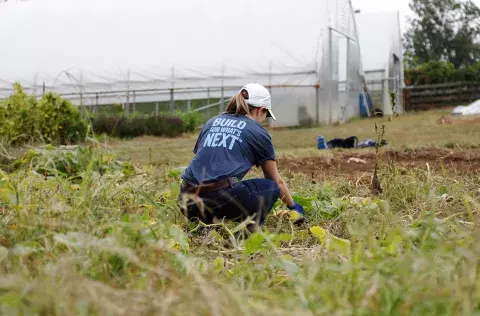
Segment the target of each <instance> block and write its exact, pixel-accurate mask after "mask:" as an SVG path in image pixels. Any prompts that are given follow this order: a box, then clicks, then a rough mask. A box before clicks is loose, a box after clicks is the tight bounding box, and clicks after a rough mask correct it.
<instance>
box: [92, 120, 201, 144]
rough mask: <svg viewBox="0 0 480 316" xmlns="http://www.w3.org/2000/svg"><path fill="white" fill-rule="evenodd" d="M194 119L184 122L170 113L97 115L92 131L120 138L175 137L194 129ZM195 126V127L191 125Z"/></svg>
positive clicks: (93, 121)
mask: <svg viewBox="0 0 480 316" xmlns="http://www.w3.org/2000/svg"><path fill="white" fill-rule="evenodd" d="M196 122H197V121H196V119H194V118H190V121H189V122H188V123H187V124H185V122H184V121H183V120H182V119H181V118H179V117H177V116H171V115H165V114H162V115H159V116H157V117H156V116H143V115H139V116H133V117H129V118H127V117H125V116H116V115H109V116H107V115H103V114H101V115H99V116H96V117H94V118H93V119H92V127H93V131H94V132H95V133H97V134H107V135H111V136H115V137H120V138H129V137H138V136H142V135H152V136H166V137H176V136H179V135H181V134H182V133H184V132H186V131H190V130H193V129H195V127H196V124H197V123H196ZM192 126H195V127H192Z"/></svg>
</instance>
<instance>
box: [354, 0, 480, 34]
mask: <svg viewBox="0 0 480 316" xmlns="http://www.w3.org/2000/svg"><path fill="white" fill-rule="evenodd" d="M409 2H410V0H352V5H353V7H354V8H355V9H360V10H361V11H362V12H364V13H367V12H377V11H384V10H399V11H400V19H401V23H402V34H403V33H404V32H405V26H406V20H407V16H408V15H411V11H410V9H409V7H408V4H409ZM473 2H474V3H476V4H477V6H479V7H480V0H473Z"/></svg>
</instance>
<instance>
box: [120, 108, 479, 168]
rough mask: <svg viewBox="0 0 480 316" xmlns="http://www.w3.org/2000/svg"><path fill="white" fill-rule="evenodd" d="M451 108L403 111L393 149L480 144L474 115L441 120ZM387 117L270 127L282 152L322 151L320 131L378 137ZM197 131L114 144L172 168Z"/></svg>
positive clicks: (126, 154) (143, 160)
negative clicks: (377, 131) (379, 125)
mask: <svg viewBox="0 0 480 316" xmlns="http://www.w3.org/2000/svg"><path fill="white" fill-rule="evenodd" d="M448 113H450V112H449V110H442V111H430V112H421V113H412V114H407V115H402V116H400V117H399V118H398V119H395V120H393V121H392V122H391V123H390V124H389V125H388V127H387V135H386V140H387V141H388V143H389V148H392V149H414V148H418V147H424V146H434V147H440V148H445V147H446V148H456V149H462V148H463V149H469V148H480V124H479V122H478V121H476V120H472V118H455V119H453V120H452V121H453V123H452V124H439V123H438V120H439V119H440V118H441V117H442V116H444V115H446V114H448ZM384 121H385V119H383V118H378V119H363V120H360V119H358V120H355V121H353V122H351V123H348V124H344V125H336V126H321V127H315V128H306V129H281V130H270V133H271V134H272V139H273V143H274V146H275V149H276V151H277V154H278V155H279V156H282V155H288V154H293V155H296V156H311V155H318V154H319V153H320V152H319V151H318V150H317V149H316V146H317V143H316V142H317V137H318V135H323V136H325V138H326V139H327V140H328V139H332V138H345V137H349V136H357V137H358V138H359V141H362V140H365V139H375V138H376V135H375V130H374V123H375V122H377V123H382V122H384ZM196 137H197V134H192V135H186V136H184V137H182V138H177V139H160V138H154V137H141V138H137V139H134V140H128V141H113V142H111V148H112V149H113V150H114V151H115V152H116V153H117V155H118V156H119V157H122V158H126V159H129V160H131V161H132V162H134V163H137V164H139V165H150V164H151V165H154V166H159V167H162V168H163V167H166V168H170V167H172V166H182V165H186V164H188V162H189V161H190V159H191V158H192V157H193V154H192V149H193V146H194V144H195V141H196Z"/></svg>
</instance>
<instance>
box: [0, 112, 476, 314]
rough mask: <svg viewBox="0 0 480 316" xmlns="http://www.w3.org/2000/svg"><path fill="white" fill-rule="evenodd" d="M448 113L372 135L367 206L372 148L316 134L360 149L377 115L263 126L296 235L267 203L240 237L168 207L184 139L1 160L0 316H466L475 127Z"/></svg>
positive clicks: (471, 281)
mask: <svg viewBox="0 0 480 316" xmlns="http://www.w3.org/2000/svg"><path fill="white" fill-rule="evenodd" d="M448 113H449V112H442V111H437V112H428V113H416V114H408V115H404V116H400V117H399V118H397V119H395V120H393V121H392V122H391V123H390V124H388V125H387V131H386V135H385V138H386V140H387V142H388V144H389V145H388V146H385V147H382V148H381V157H382V160H381V161H382V163H381V167H380V173H379V178H380V183H381V186H382V188H383V192H382V193H381V194H379V195H373V194H372V192H371V189H370V182H371V180H372V175H373V166H374V159H375V154H374V150H373V149H361V150H360V149H358V150H357V149H355V150H333V151H320V150H317V149H316V137H317V136H318V135H319V134H321V135H324V136H325V137H326V138H327V139H331V138H334V137H347V136H352V135H356V136H358V137H359V139H360V140H363V139H367V138H372V139H375V137H376V135H375V131H374V123H375V122H377V123H378V124H380V123H382V122H384V121H385V118H383V119H371V120H370V119H369V120H358V121H354V122H350V123H348V124H345V125H338V126H328V127H316V128H309V129H283V130H271V134H272V137H273V140H274V144H275V146H276V149H277V154H278V163H279V168H280V169H281V170H282V173H283V175H284V177H285V179H286V180H287V182H288V184H289V186H290V188H291V189H292V191H293V192H294V195H295V197H296V199H297V200H298V201H299V202H300V203H301V204H302V205H304V206H305V209H306V213H307V217H308V224H307V225H304V226H301V227H296V226H294V225H292V224H291V219H290V217H289V215H288V214H283V213H282V212H279V211H281V210H284V209H285V207H284V206H283V205H281V204H280V203H278V205H277V206H276V209H275V211H274V213H275V214H272V215H271V216H269V218H268V220H267V223H266V225H265V227H264V229H263V231H261V232H258V233H255V234H253V235H251V236H250V237H249V238H248V239H246V240H244V239H241V238H237V237H236V236H238V232H239V231H240V230H242V228H243V225H242V224H241V223H240V224H239V223H225V224H219V225H217V226H215V227H201V226H200V227H196V226H195V225H192V224H188V223H186V222H185V220H184V219H183V217H182V216H181V215H180V213H179V211H178V208H177V206H176V202H175V199H176V195H177V194H178V191H179V176H180V172H181V171H180V170H181V167H182V166H185V165H186V164H187V163H188V161H189V160H190V159H191V158H192V155H193V154H192V153H191V150H192V148H193V145H194V143H195V139H196V135H194V134H192V135H186V136H183V137H181V138H175V139H160V138H153V137H142V138H136V139H133V140H115V139H109V138H105V139H104V138H102V137H100V138H97V139H90V140H88V141H86V142H85V144H83V145H82V146H79V147H77V146H72V147H63V148H54V147H52V146H43V147H38V146H37V147H35V148H28V147H25V148H23V149H22V150H20V151H18V150H17V151H15V152H11V151H9V150H8V149H4V150H3V154H2V156H3V166H4V167H2V174H1V176H0V179H1V180H0V314H4V315H264V314H265V315H292V314H295V315H322V314H324V315H372V314H375V315H377V314H378V315H475V314H478V313H480V276H479V272H480V262H479V258H480V242H479V241H480V230H479V227H480V220H479V214H478V212H479V211H480V173H479V171H480V150H479V148H480V120H479V119H478V118H467V119H465V118H455V119H452V118H451V117H449V115H448ZM351 158H357V159H353V160H352V159H351ZM255 176H260V172H259V170H252V172H251V174H249V175H248V177H255Z"/></svg>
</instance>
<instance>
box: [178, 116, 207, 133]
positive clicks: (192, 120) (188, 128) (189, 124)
mask: <svg viewBox="0 0 480 316" xmlns="http://www.w3.org/2000/svg"><path fill="white" fill-rule="evenodd" d="M176 115H177V116H178V117H179V118H181V119H182V120H183V122H184V125H183V131H184V132H185V133H191V132H194V131H195V129H196V128H197V126H199V125H200V124H201V123H202V121H203V118H202V116H201V115H200V114H199V113H198V112H190V113H185V112H178V113H176Z"/></svg>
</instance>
